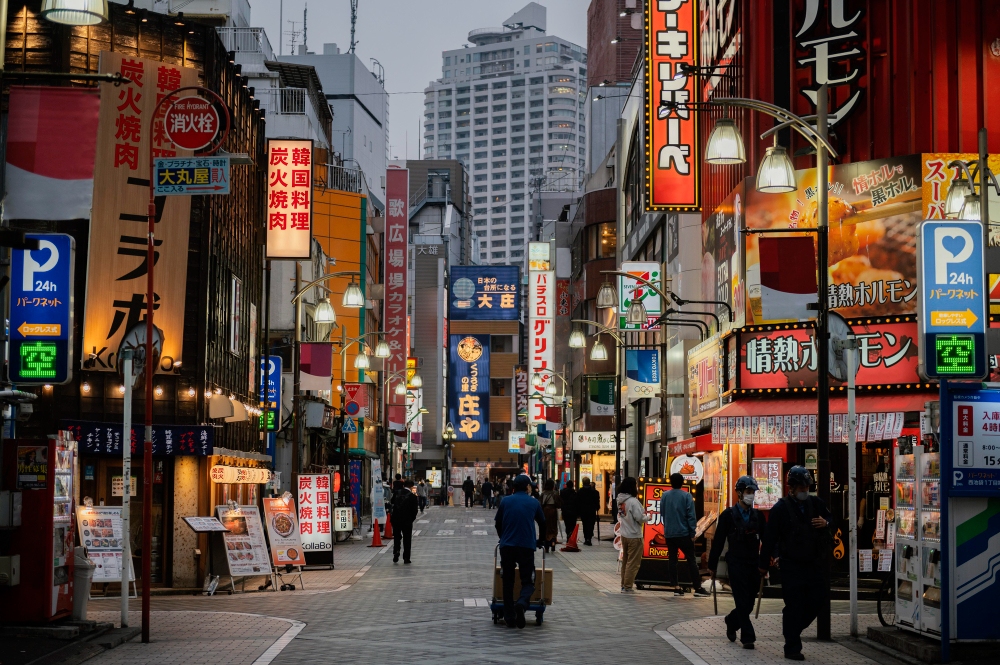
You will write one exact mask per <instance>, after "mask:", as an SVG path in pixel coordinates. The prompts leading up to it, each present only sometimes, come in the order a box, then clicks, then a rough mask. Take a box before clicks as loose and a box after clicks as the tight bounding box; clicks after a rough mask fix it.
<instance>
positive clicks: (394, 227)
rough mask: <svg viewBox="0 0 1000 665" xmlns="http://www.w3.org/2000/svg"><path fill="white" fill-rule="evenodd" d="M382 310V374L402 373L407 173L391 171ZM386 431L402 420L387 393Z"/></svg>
mask: <svg viewBox="0 0 1000 665" xmlns="http://www.w3.org/2000/svg"><path fill="white" fill-rule="evenodd" d="M385 183H386V185H385V187H386V189H385V196H386V207H385V236H384V254H383V256H384V257H385V311H384V318H383V320H382V321H383V325H382V328H383V330H385V341H386V343H387V344H388V345H389V350H390V352H391V353H392V355H391V356H389V357H388V358H386V359H385V363H384V368H385V372H386V374H387V375H388V374H398V373H402V372H403V371H404V370H405V369H406V359H407V356H408V355H409V349H407V348H406V276H407V261H408V258H407V256H408V254H409V253H408V252H407V240H408V236H407V227H408V224H409V222H408V217H407V206H408V202H409V196H410V194H409V191H410V189H409V188H410V184H409V183H410V172H409V171H408V170H406V169H398V168H391V169H388V170H386V172H385ZM393 387H395V384H393ZM386 402H387V403H388V409H387V411H388V417H389V424H390V429H396V430H401V429H402V428H403V424H404V419H405V418H406V404H405V402H404V400H403V397H402V396H400V395H397V394H396V391H395V390H390V391H389V392H388V395H387V397H386Z"/></svg>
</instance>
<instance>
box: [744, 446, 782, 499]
mask: <svg viewBox="0 0 1000 665" xmlns="http://www.w3.org/2000/svg"><path fill="white" fill-rule="evenodd" d="M781 465H782V460H781V458H776V459H755V460H754V461H753V463H752V465H751V468H752V471H751V473H752V475H753V479H754V480H756V481H757V487H758V488H759V489H758V490H757V495H756V496H755V497H754V508H757V509H758V510H770V509H771V508H773V507H774V505H775V504H776V503H778V499H780V498H781V495H782V485H781Z"/></svg>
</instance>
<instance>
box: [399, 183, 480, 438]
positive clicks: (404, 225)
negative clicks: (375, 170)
mask: <svg viewBox="0 0 1000 665" xmlns="http://www.w3.org/2000/svg"><path fill="white" fill-rule="evenodd" d="M385 196H386V210H385V234H384V236H383V238H384V243H385V245H384V248H383V256H384V257H385V282H384V283H385V312H384V318H383V319H382V321H383V329H384V330H385V341H386V343H387V344H388V345H389V351H390V352H391V353H392V355H391V356H389V357H388V358H386V359H385V365H384V367H385V372H386V374H387V375H388V374H391V373H394V372H399V373H401V372H403V371H404V370H405V369H406V358H407V356H408V355H409V349H407V348H406V314H407V312H406V275H407V261H408V252H407V242H408V234H407V229H408V225H409V216H408V205H409V200H410V199H409V197H410V172H409V171H408V170H406V169H396V168H391V169H388V170H386V172H385ZM393 386H395V384H393ZM488 393H489V390H488V389H487V394H488ZM386 403H387V405H388V416H389V422H390V423H392V424H394V425H397V426H398V427H396V428H395V429H402V426H403V425H404V424H405V420H404V419H405V418H406V403H405V400H404V399H403V397H402V396H400V395H397V394H396V391H395V390H390V391H389V392H388V395H387V397H386Z"/></svg>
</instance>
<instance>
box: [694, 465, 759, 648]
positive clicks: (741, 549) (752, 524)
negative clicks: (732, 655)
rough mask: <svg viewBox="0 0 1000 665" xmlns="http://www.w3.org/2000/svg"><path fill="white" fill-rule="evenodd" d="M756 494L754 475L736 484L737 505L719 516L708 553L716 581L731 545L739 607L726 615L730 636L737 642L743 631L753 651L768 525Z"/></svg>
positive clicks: (729, 560)
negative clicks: (762, 549) (754, 619)
mask: <svg viewBox="0 0 1000 665" xmlns="http://www.w3.org/2000/svg"><path fill="white" fill-rule="evenodd" d="M756 492H757V481H756V480H754V479H753V477H752V476H742V477H740V479H739V480H737V481H736V505H735V506H730V507H729V508H726V509H725V510H724V511H722V514H721V515H719V521H718V524H716V527H715V538H713V539H712V550H711V551H710V552H709V554H708V569H709V570H711V571H712V580H713V581H714V580H715V573H716V570H718V566H719V556H720V555H721V554H722V548H723V547H724V546H725V545H726V544H727V543H728V544H729V550H728V551H727V552H726V567H727V568H728V569H729V587H730V588H731V589H732V590H733V601H734V602H735V603H736V607H735V608H734V609H733V611H732V612H730V613H729V614H728V615H727V616H726V637H728V638H729V641H730V642H735V641H736V631H737V630H739V631H740V642H741V643H742V644H743V648H744V649H753V648H754V646H753V643H754V642H755V641H757V635H756V634H755V633H754V630H753V624H752V623H751V622H750V613H751V612H753V601H754V597H755V596H756V595H757V589H758V587H759V586H760V571H758V570H757V563H758V561H757V559H758V558H759V557H760V534H761V533H762V532H763V531H764V526H765V524H766V521H765V519H764V515H763V513H761V512H760V511H759V510H755V509H754V507H753V501H754V496H755V494H756Z"/></svg>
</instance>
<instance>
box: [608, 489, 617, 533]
mask: <svg viewBox="0 0 1000 665" xmlns="http://www.w3.org/2000/svg"><path fill="white" fill-rule="evenodd" d="M617 496H618V495H617V494H616V493H615V481H614V480H612V481H611V489H610V490H609V491H608V512H609V513H611V523H612V524H618V506H617V504H615V498H616V497H617Z"/></svg>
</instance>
